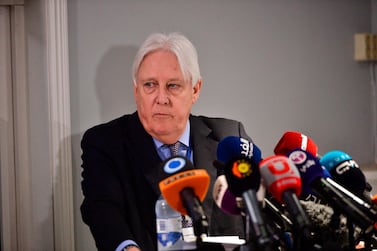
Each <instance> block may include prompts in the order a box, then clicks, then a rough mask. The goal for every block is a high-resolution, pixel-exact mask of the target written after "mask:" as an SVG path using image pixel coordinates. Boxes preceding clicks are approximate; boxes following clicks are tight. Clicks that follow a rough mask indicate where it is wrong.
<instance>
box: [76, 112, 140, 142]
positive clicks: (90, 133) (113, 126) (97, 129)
mask: <svg viewBox="0 0 377 251" xmlns="http://www.w3.org/2000/svg"><path fill="white" fill-rule="evenodd" d="M134 117H135V114H125V115H123V116H121V117H118V118H115V119H113V120H110V121H108V122H105V123H101V124H97V125H95V126H93V127H91V128H89V129H87V130H86V131H85V132H84V135H83V138H87V137H89V138H90V137H96V138H97V139H99V138H101V137H104V138H108V137H111V136H112V135H118V134H119V133H121V132H122V131H125V129H126V126H127V125H128V124H129V121H130V120H133V119H134Z"/></svg>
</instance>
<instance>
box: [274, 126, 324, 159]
mask: <svg viewBox="0 0 377 251" xmlns="http://www.w3.org/2000/svg"><path fill="white" fill-rule="evenodd" d="M297 148H299V149H301V150H304V151H307V152H309V153H311V154H312V155H314V156H317V153H318V147H317V145H316V144H315V142H314V141H313V140H312V139H311V138H310V137H308V136H306V135H305V134H302V133H300V132H293V131H288V132H285V133H284V134H283V136H282V137H281V139H280V140H279V142H278V143H277V145H276V146H275V149H274V153H275V154H276V155H284V156H287V154H288V153H289V152H290V151H292V150H293V149H297Z"/></svg>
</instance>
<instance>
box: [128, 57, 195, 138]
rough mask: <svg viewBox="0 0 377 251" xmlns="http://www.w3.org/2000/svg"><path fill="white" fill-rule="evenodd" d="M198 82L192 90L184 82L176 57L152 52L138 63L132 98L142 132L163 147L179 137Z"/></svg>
mask: <svg viewBox="0 0 377 251" xmlns="http://www.w3.org/2000/svg"><path fill="white" fill-rule="evenodd" d="M201 84H202V83H201V80H199V81H198V82H197V83H196V84H195V86H192V85H191V80H186V81H185V80H184V78H183V74H182V72H181V68H180V66H179V64H178V61H177V58H176V56H175V55H174V54H173V53H171V52H168V51H155V52H152V53H150V54H148V55H147V56H146V57H145V58H144V60H143V61H142V62H141V64H140V67H139V71H138V73H137V75H136V86H135V87H134V96H135V100H136V105H137V110H138V114H139V117H140V120H141V123H142V124H143V126H144V128H145V130H146V131H147V132H148V133H149V134H151V135H152V136H153V137H155V138H157V139H158V140H160V141H162V142H163V143H166V144H171V143H174V142H175V141H177V140H178V139H179V137H180V136H181V134H182V133H183V131H184V129H185V127H186V122H187V119H188V117H189V115H190V112H191V107H192V105H193V104H194V103H195V102H196V100H197V99H198V97H199V93H200V89H201Z"/></svg>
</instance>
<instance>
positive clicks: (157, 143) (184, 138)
mask: <svg viewBox="0 0 377 251" xmlns="http://www.w3.org/2000/svg"><path fill="white" fill-rule="evenodd" d="M153 141H154V144H155V146H156V147H157V149H158V148H160V147H161V146H163V145H165V144H164V143H162V142H161V141H159V140H158V139H155V138H153ZM178 141H179V142H181V143H183V144H184V145H185V146H187V147H189V146H190V122H189V121H188V120H187V123H186V128H185V130H184V131H183V134H182V135H181V137H180V138H179V140H178Z"/></svg>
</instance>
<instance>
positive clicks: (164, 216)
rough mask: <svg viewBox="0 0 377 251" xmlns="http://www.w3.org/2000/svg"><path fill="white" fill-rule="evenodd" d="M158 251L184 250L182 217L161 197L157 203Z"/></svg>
mask: <svg viewBox="0 0 377 251" xmlns="http://www.w3.org/2000/svg"><path fill="white" fill-rule="evenodd" d="M156 227H157V229H156V230H157V246H158V247H157V248H158V251H165V250H183V245H184V243H183V240H182V216H181V214H180V213H179V212H177V211H175V210H174V209H172V208H171V207H170V206H169V205H168V203H167V202H166V200H165V199H164V198H163V197H162V196H161V197H160V198H159V199H158V200H157V201H156Z"/></svg>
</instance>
